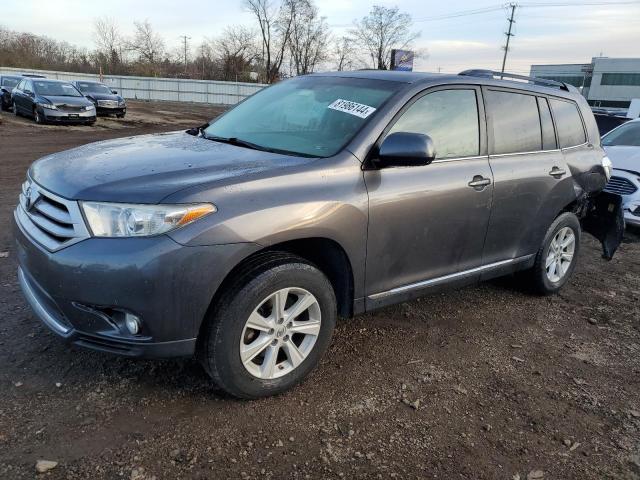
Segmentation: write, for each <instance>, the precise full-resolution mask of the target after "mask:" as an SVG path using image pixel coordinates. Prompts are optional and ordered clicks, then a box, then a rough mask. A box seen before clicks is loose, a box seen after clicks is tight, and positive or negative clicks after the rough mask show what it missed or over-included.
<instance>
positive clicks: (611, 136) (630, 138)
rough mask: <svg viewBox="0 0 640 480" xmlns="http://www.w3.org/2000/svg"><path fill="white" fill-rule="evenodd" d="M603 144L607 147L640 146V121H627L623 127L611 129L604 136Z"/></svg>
mask: <svg viewBox="0 0 640 480" xmlns="http://www.w3.org/2000/svg"><path fill="white" fill-rule="evenodd" d="M602 145H604V146H605V147H614V146H617V145H626V146H630V147H640V122H630V123H625V124H624V125H622V126H621V127H618V128H616V129H615V130H611V131H610V132H609V133H607V134H606V135H605V136H604V137H602Z"/></svg>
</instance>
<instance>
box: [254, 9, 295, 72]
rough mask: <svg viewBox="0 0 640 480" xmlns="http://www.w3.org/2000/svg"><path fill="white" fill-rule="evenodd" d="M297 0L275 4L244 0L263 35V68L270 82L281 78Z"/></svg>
mask: <svg viewBox="0 0 640 480" xmlns="http://www.w3.org/2000/svg"><path fill="white" fill-rule="evenodd" d="M297 1H298V0H283V1H282V3H280V4H275V3H274V2H273V0H244V5H245V8H246V9H247V10H248V11H249V13H251V14H252V15H253V16H254V17H255V19H256V20H257V21H258V26H259V29H260V36H261V37H262V63H263V70H264V76H265V80H266V81H267V82H268V83H272V82H275V81H276V80H278V79H279V78H280V68H281V67H282V62H283V61H284V57H285V53H286V48H287V45H288V43H289V36H290V34H291V23H292V21H293V12H294V9H295V8H296V5H297Z"/></svg>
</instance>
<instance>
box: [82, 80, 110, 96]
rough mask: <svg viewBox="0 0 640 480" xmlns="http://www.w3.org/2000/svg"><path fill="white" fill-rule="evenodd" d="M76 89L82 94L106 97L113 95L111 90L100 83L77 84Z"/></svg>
mask: <svg viewBox="0 0 640 480" xmlns="http://www.w3.org/2000/svg"><path fill="white" fill-rule="evenodd" d="M78 89H79V90H80V91H81V92H82V93H104V94H107V95H113V94H112V93H111V89H110V88H109V87H107V86H106V85H102V84H101V83H87V82H78Z"/></svg>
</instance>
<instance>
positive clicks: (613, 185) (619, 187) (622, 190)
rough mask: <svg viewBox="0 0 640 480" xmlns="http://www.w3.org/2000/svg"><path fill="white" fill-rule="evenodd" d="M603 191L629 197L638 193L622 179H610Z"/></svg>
mask: <svg viewBox="0 0 640 480" xmlns="http://www.w3.org/2000/svg"><path fill="white" fill-rule="evenodd" d="M605 191H607V192H611V193H617V194H618V195H631V194H632V193H635V192H637V191H638V187H636V186H635V185H634V184H633V182H631V181H630V180H628V179H626V178H624V177H611V180H609V183H607V186H606V187H605Z"/></svg>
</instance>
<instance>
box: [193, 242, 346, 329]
mask: <svg viewBox="0 0 640 480" xmlns="http://www.w3.org/2000/svg"><path fill="white" fill-rule="evenodd" d="M277 252H282V253H289V254H292V255H296V256H298V257H301V258H303V259H305V260H306V261H308V262H309V263H311V264H313V265H315V266H316V267H317V268H318V269H319V270H320V271H321V272H322V273H324V274H325V275H326V276H327V278H328V279H329V282H330V283H331V286H332V287H333V291H334V293H335V296H336V301H337V304H338V315H339V316H341V317H352V316H353V313H354V278H353V268H352V264H351V261H350V259H349V256H348V255H347V253H346V251H345V249H344V248H343V247H342V246H341V245H340V244H339V243H338V242H336V241H335V240H332V239H329V238H325V237H310V238H300V239H295V240H287V241H283V242H280V243H276V244H273V245H269V246H267V247H265V248H262V249H260V250H257V251H255V252H253V253H251V254H249V255H248V256H246V257H245V258H243V259H242V260H241V261H240V262H238V263H237V264H236V265H235V266H234V267H233V268H232V269H231V270H230V271H229V272H228V273H227V275H226V276H225V277H224V279H223V280H222V282H221V284H220V286H219V287H218V288H217V290H216V292H215V293H214V295H213V298H212V299H211V302H210V304H209V308H208V309H207V313H206V314H205V317H204V318H203V321H202V323H201V325H200V329H199V330H200V332H202V329H203V326H204V324H205V320H206V317H207V316H209V315H210V312H211V310H212V309H213V308H215V306H216V303H217V302H218V301H219V299H220V297H221V296H222V295H223V294H224V293H225V292H226V291H227V290H228V289H229V288H230V287H231V286H233V284H234V281H235V280H236V279H237V277H238V275H242V274H243V272H244V271H246V269H247V268H248V267H249V266H255V263H256V262H260V261H261V257H264V258H266V257H267V256H268V254H270V253H277Z"/></svg>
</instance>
